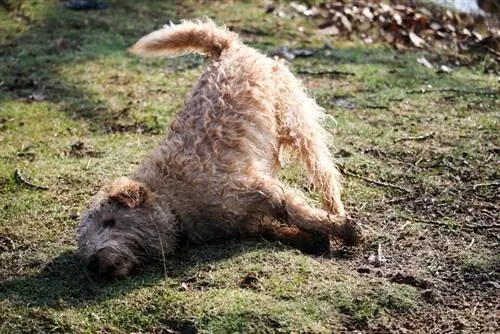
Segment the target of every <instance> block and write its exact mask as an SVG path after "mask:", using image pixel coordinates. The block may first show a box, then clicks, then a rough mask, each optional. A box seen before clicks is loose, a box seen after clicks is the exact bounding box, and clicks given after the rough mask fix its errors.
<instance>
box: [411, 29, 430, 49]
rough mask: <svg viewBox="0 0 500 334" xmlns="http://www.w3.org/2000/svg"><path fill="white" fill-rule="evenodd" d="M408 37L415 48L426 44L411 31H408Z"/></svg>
mask: <svg viewBox="0 0 500 334" xmlns="http://www.w3.org/2000/svg"><path fill="white" fill-rule="evenodd" d="M408 36H409V37H410V40H411V42H412V43H413V45H415V46H416V47H417V48H421V47H423V46H425V44H426V43H425V41H424V40H423V39H422V38H421V37H419V36H418V35H417V34H415V33H414V32H413V31H410V32H409V34H408Z"/></svg>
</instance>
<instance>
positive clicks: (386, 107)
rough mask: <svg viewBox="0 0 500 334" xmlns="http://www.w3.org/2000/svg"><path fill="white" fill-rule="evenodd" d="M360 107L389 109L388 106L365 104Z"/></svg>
mask: <svg viewBox="0 0 500 334" xmlns="http://www.w3.org/2000/svg"><path fill="white" fill-rule="evenodd" d="M362 107H365V108H368V109H389V107H388V106H384V105H378V104H365V105H363V106H362Z"/></svg>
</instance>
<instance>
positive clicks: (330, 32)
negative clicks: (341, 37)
mask: <svg viewBox="0 0 500 334" xmlns="http://www.w3.org/2000/svg"><path fill="white" fill-rule="evenodd" d="M318 32H319V33H320V34H322V35H327V36H335V35H338V34H339V32H340V31H339V28H337V27H336V26H334V25H331V26H329V27H326V28H323V29H319V31H318Z"/></svg>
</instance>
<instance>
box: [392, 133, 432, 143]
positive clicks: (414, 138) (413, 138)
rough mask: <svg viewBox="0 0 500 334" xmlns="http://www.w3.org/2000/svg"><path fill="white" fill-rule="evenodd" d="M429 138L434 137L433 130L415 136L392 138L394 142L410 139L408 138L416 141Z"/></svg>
mask: <svg viewBox="0 0 500 334" xmlns="http://www.w3.org/2000/svg"><path fill="white" fill-rule="evenodd" d="M429 138H434V132H431V133H426V134H424V135H421V136H416V137H405V138H399V139H394V142H395V143H397V142H400V141H410V140H415V141H418V140H426V139H429Z"/></svg>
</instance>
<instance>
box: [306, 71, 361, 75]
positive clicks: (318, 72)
mask: <svg viewBox="0 0 500 334" xmlns="http://www.w3.org/2000/svg"><path fill="white" fill-rule="evenodd" d="M297 73H298V74H305V75H356V73H353V72H344V71H337V70H324V71H310V70H298V71H297Z"/></svg>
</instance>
